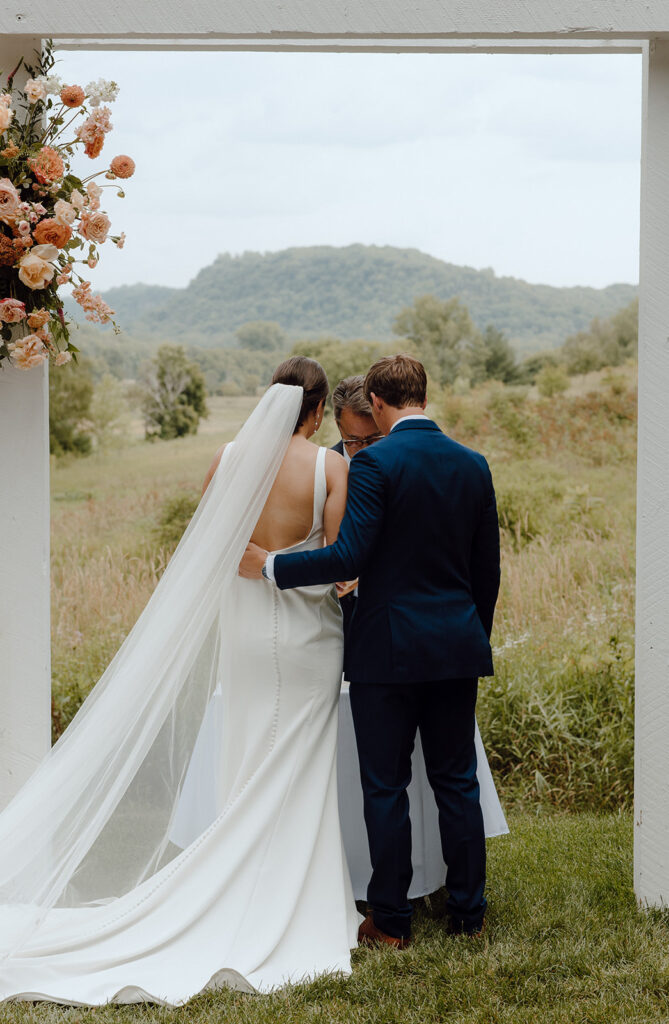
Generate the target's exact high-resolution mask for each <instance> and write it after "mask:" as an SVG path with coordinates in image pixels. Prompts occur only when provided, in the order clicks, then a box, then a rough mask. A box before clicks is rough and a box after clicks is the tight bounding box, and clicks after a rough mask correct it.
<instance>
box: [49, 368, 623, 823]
mask: <svg viewBox="0 0 669 1024" xmlns="http://www.w3.org/2000/svg"><path fill="white" fill-rule="evenodd" d="M255 401H256V400H255V399H252V398H214V399H213V400H212V415H211V417H210V419H209V420H207V421H205V423H204V424H203V426H202V428H201V430H200V433H199V434H198V435H197V436H195V437H187V438H183V439H180V440H175V441H169V442H155V443H153V444H148V443H146V442H144V441H142V440H141V439H140V438H139V437H136V438H135V439H133V441H132V442H131V443H130V444H128V445H127V446H125V447H121V448H118V449H115V450H112V451H109V452H100V453H96V454H94V455H92V456H90V457H88V458H83V459H74V460H71V461H69V462H65V463H62V462H61V463H57V464H55V465H54V467H53V474H52V481H53V544H52V563H53V564H52V568H53V637H54V639H53V667H54V714H53V721H54V735H57V734H58V733H59V732H60V731H62V729H63V728H64V726H66V725H67V723H68V721H69V720H70V718H71V717H72V715H73V713H74V712H75V711H76V708H77V707H78V706H79V704H80V703H81V700H82V699H83V697H84V695H85V694H86V693H87V692H88V690H89V689H90V687H91V686H92V685H93V684H94V682H95V681H96V679H97V678H98V677H99V676H100V674H101V673H102V670H103V669H104V667H105V665H106V664H107V663H108V661H109V659H110V657H111V656H112V654H113V653H114V651H115V650H116V649H117V647H118V646H119V644H120V642H121V641H122V639H123V637H124V636H125V635H126V633H127V631H128V630H129V629H130V627H131V626H132V624H133V622H134V621H135V620H136V618H137V616H138V614H139V612H140V611H141V609H142V608H143V606H144V604H145V603H146V601H147V599H148V597H149V595H150V593H151V591H152V589H153V587H154V586H155V583H156V580H157V579H158V577H159V574H160V572H161V571H162V568H163V567H164V565H165V562H166V559H167V558H168V557H169V552H170V545H173V544H174V543H175V539H176V537H177V536H178V534H179V530H180V529H182V528H183V526H184V525H185V521H186V520H185V519H184V509H185V510H186V512H188V511H189V510H190V509H191V508H192V507H193V503H194V502H195V500H196V499H197V495H198V493H199V488H200V485H201V481H202V478H203V477H204V474H205V472H206V469H207V467H208V465H209V461H210V459H211V457H212V455H213V453H214V451H215V450H216V448H217V447H218V445H219V444H220V443H221V442H222V441H225V440H228V439H230V438H231V437H232V436H234V434H235V432H236V430H237V429H238V427H239V426H240V424H241V423H242V422H243V421H244V419H245V418H246V417H247V416H248V414H249V412H250V411H251V409H252V408H253V406H254V404H255ZM428 411H429V412H430V413H431V415H433V416H434V417H435V418H436V419H438V421H439V422H440V423H441V424H442V425H443V426H444V427H445V429H446V430H447V431H448V432H449V433H450V434H452V436H454V437H455V438H456V439H458V440H460V441H462V442H463V443H465V444H468V445H471V446H472V447H475V448H477V449H479V450H480V451H482V452H483V453H484V454H485V455H486V456H487V457H488V459H489V461H490V464H491V467H492V470H493V475H494V479H495V485H496V489H497V497H498V506H499V513H500V523H501V527H502V531H501V534H502V589H501V593H500V599H499V604H498V609H497V613H496V619H495V630H494V634H493V644H494V648H495V655H496V659H495V660H496V675H495V677H494V679H490V680H485V681H483V683H482V686H481V691H480V693H481V697H480V704H479V720H480V724H481V730H482V734H483V736H484V739H485V742H486V746H487V749H488V754H489V758H490V762H491V765H492V767H493V770H494V772H495V775H496V779H497V781H498V784H499V786H500V788H501V790H502V792H503V795H504V798H505V800H506V803H507V805H513V806H515V807H519V808H526V807H530V806H536V805H541V806H544V807H549V806H552V807H555V808H559V809H588V810H604V809H607V810H616V809H617V808H619V807H626V806H629V804H630V799H631V792H632V749H633V730H632V715H633V610H634V609H633V600H634V590H633V577H634V497H635V495H634V476H635V450H636V392H635V380H634V367H625V368H623V369H622V370H618V371H616V373H615V374H614V375H611V374H606V373H599V374H594V375H592V374H591V375H589V377H587V378H580V379H579V378H576V379H574V381H573V383H572V387H571V389H570V391H569V392H567V393H566V394H564V395H557V396H555V397H554V398H552V399H545V400H542V399H539V398H538V396H537V395H533V394H532V393H529V394H528V393H527V392H526V391H524V390H519V389H513V388H503V387H501V386H492V387H487V388H482V389H480V390H478V391H476V392H471V393H468V394H466V395H461V396H458V395H443V394H442V395H440V394H436V395H434V396H433V401H432V403H431V406H430V407H429V410H428ZM334 437H335V428H334V425H333V423H332V421H331V419H326V423H325V425H324V428H322V429H321V431H320V435H319V437H318V438H317V440H319V441H320V442H321V443H331V442H332V441H333V440H334ZM161 521H162V525H161Z"/></svg>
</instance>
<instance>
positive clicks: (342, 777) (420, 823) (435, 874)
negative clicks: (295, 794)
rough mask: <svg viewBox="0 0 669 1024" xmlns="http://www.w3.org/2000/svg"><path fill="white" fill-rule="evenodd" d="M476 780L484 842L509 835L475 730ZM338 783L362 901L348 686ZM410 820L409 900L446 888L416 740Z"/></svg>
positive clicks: (433, 808)
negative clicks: (411, 875) (486, 838)
mask: <svg viewBox="0 0 669 1024" xmlns="http://www.w3.org/2000/svg"><path fill="white" fill-rule="evenodd" d="M476 757H477V761H478V769H477V775H478V780H479V785H480V787H481V810H482V812H483V824H484V827H485V834H486V836H487V837H488V838H490V837H492V836H500V835H504V834H505V833H507V832H508V831H509V828H508V826H507V823H506V818H505V817H504V812H503V811H502V807H501V804H500V802H499V799H498V797H497V790H496V789H495V784H494V782H493V779H492V775H491V773H490V767H489V765H488V758H487V757H486V754H485V750H484V747H483V743H482V741H481V735H480V733H479V729H478V725H477V726H476ZM337 774H338V780H339V817H340V820H341V828H342V835H343V838H344V848H345V850H346V857H347V860H348V866H349V869H350V872H351V880H352V882H353V892H354V895H355V898H356V899H357V900H364V899H365V897H366V894H367V883H368V882H369V878H370V875H371V873H372V867H371V864H370V861H369V848H368V846H367V833H366V831H365V821H364V818H363V810H362V787H361V785H360V771H359V768H358V754H357V750H356V745H355V734H354V731H353V719H352V717H351V701H350V697H349V692H348V683H344V684H343V686H342V690H341V695H340V698H339V741H338V750H337ZM409 804H410V817H411V838H412V860H413V880H412V882H411V888H410V889H409V896H410V897H411V898H412V899H413V898H415V897H417V896H425V895H427V894H428V893H431V892H434V891H435V890H436V889H439V888H441V886H442V885H443V884H444V878H445V875H446V868H445V866H444V859H443V857H442V855H441V840H440V838H439V822H438V817H437V805H436V803H435V799H434V794H433V793H432V789H431V788H430V784H429V782H428V781H427V773H426V771H425V762H424V760H423V751H422V748H421V745H420V737H417V738H416V746H415V749H414V752H413V759H412V779H411V785H410V786H409Z"/></svg>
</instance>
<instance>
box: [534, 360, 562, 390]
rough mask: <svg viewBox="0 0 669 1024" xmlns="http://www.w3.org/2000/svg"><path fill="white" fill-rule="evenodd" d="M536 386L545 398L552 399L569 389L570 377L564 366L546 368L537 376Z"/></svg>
mask: <svg viewBox="0 0 669 1024" xmlns="http://www.w3.org/2000/svg"><path fill="white" fill-rule="evenodd" d="M536 385H537V388H538V391H539V394H540V395H541V396H542V397H543V398H552V397H553V395H559V394H561V393H562V392H563V391H566V390H567V388H568V387H569V377H568V376H567V373H566V371H565V369H564V367H562V366H551V364H550V363H547V364H546V366H544V368H543V369H542V370H541V371H540V372H539V373H538V374H537V378H536Z"/></svg>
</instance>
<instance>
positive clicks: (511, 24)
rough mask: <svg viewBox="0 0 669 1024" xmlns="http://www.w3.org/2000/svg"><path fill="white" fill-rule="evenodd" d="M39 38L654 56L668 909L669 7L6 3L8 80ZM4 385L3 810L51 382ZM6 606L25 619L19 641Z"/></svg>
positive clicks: (653, 529) (646, 622) (645, 692)
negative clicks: (47, 384)
mask: <svg viewBox="0 0 669 1024" xmlns="http://www.w3.org/2000/svg"><path fill="white" fill-rule="evenodd" d="M2 33H5V34H6V35H5V36H4V37H3V35H2ZM26 33H30V34H31V36H32V37H42V38H45V37H52V38H54V39H55V40H59V41H60V45H61V46H64V47H69V48H86V49H90V48H96V47H99V48H108V49H138V50H141V49H154V48H159V49H180V48H184V49H218V50H249V49H255V50H321V51H325V50H329V51H379V52H382V51H386V52H388V51H390V52H400V51H403V52H410V51H413V52H444V53H446V52H470V53H474V52H479V53H493V52H494V53H511V52H513V53H559V52H563V53H573V52H591V53H612V52H627V53H631V52H641V51H644V114H643V116H644V143H643V155H642V188H641V193H642V194H641V206H642V228H641V269H640V275H641V276H640V285H641V288H640V291H641V306H640V336H639V342H640V353H639V415H640V423H639V469H638V534H637V541H638V575H637V722H636V750H637V754H636V812H635V823H636V824H635V885H636V892H637V896H638V897H639V899H640V900H641V901H642V902H643V903H647V904H650V905H664V904H669V4H668V3H667V2H666V0H644V3H633V2H630V0H561V2H560V3H559V4H558V3H555V2H554V0H533V2H532V3H530V4H528V3H526V0H416V2H414V3H412V4H410V5H409V4H405V3H403V2H402V0H356V2H355V3H352V4H344V3H343V2H341V0H309V3H304V0H145V2H143V3H137V2H136V0H114V3H113V4H110V3H109V2H108V0H89V2H88V3H87V4H85V5H82V4H81V3H80V0H58V2H57V3H54V2H53V0H29V2H27V3H25V5H24V3H23V2H22V0H0V54H1V56H2V60H0V65H3V66H4V65H5V64H6V63H7V58H9V63H11V62H12V57H13V56H14V55H17V54H20V53H21V52H23V50H24V49H25V48H26V46H28V48H30V47H31V45H32V42H29V41H28V40H27V39H26V38H25V36H26ZM20 35H23V36H24V39H20V38H19V36H20ZM7 36H9V37H10V38H9V39H8V38H7ZM649 44H650V46H649ZM649 51H650V52H649ZM31 373H32V374H35V373H36V371H31ZM26 376H27V375H26ZM6 381H7V387H4V388H0V473H1V476H0V487H2V497H1V498H0V545H2V546H1V547H0V630H2V633H1V634H0V673H1V675H0V729H1V730H2V731H1V732H0V802H2V800H3V799H6V797H7V796H8V795H9V791H10V790H11V789H12V787H16V786H17V785H18V784H19V783H20V781H21V780H22V778H23V777H24V776H25V773H26V771H29V770H30V765H31V763H34V759H35V757H36V755H37V753H38V752H39V750H40V749H41V748H42V747H43V745H44V735H45V731H44V723H45V716H48V689H47V685H46V680H47V679H48V671H47V664H48V663H47V660H46V657H45V654H46V651H47V650H48V616H47V614H46V613H45V608H46V606H47V601H48V576H47V575H46V573H45V564H46V563H45V559H46V555H47V553H48V545H47V542H46V535H45V527H44V522H45V515H46V489H45V482H46V477H47V471H46V465H47V455H46V445H45V440H44V431H45V429H46V425H45V419H44V385H43V381H42V380H40V378H39V376H33V377H32V379H31V380H30V381H19V380H18V378H17V376H16V375H13V376H12V377H9V376H8V377H7V378H6ZM15 382H16V385H17V387H16V390H15V392H13V393H12V394H9V386H8V385H9V384H10V383H11V384H14V383H15ZM3 392H4V393H5V394H4V395H3ZM19 424H20V425H22V427H23V429H24V431H27V433H26V434H25V437H24V438H21V437H20V426H19ZM22 445H23V446H25V449H22V448H21V446H22ZM28 449H29V450H28ZM42 501H43V502H44V505H43V506H42V505H40V506H39V507H36V503H37V502H42ZM9 607H11V608H12V609H15V610H14V611H12V612H11V615H10V620H9V621H10V623H11V625H10V628H9V629H8V628H7V627H6V622H7V609H8V608H9ZM6 723H7V724H6ZM5 724H6V727H4V728H3V726H5ZM10 772H11V775H10Z"/></svg>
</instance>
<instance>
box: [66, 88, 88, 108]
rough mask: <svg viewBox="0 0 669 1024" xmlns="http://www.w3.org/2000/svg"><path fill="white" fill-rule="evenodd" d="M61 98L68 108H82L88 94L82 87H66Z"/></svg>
mask: <svg viewBox="0 0 669 1024" xmlns="http://www.w3.org/2000/svg"><path fill="white" fill-rule="evenodd" d="M60 98H61V101H62V102H63V103H64V104H65V106H66V107H80V106H81V104H82V103H83V102H84V100H85V99H86V93H85V92H84V90H83V89H82V88H81V86H80V85H64V86H63V88H62V89H61V90H60Z"/></svg>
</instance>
